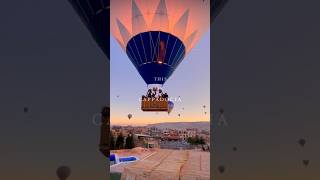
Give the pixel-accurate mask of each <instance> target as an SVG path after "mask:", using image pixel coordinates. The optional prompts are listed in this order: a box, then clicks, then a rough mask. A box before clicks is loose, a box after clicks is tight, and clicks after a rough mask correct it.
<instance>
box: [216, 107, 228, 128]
mask: <svg viewBox="0 0 320 180" xmlns="http://www.w3.org/2000/svg"><path fill="white" fill-rule="evenodd" d="M222 125H224V126H228V123H227V120H226V118H225V116H224V109H223V108H220V110H219V115H218V126H222Z"/></svg>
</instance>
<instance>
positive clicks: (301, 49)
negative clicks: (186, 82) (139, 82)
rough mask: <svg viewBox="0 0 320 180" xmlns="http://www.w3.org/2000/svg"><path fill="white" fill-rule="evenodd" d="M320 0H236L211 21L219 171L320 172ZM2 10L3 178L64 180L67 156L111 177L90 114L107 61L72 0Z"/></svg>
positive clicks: (241, 179)
mask: <svg viewBox="0 0 320 180" xmlns="http://www.w3.org/2000/svg"><path fill="white" fill-rule="evenodd" d="M319 3H320V2H319V1H316V0H306V1H300V0H282V1H278V0H268V1H263V0H242V1H235V0H234V1H232V0H230V1H229V3H228V4H227V5H226V7H225V9H224V10H223V11H222V14H220V16H218V17H217V19H216V21H215V22H214V25H213V26H212V27H211V30H212V31H213V32H212V33H211V39H212V43H213V45H212V46H211V48H212V50H211V54H212V55H213V60H212V61H213V63H211V68H210V70H211V78H210V84H211V91H212V93H211V102H212V103H214V107H213V106H211V109H212V112H214V113H216V107H224V109H225V113H226V114H225V116H226V119H227V121H228V124H229V127H227V128H216V127H214V129H213V130H214V133H213V137H214V138H213V140H214V141H215V147H216V149H215V150H214V153H212V154H213V158H212V159H213V160H214V166H218V165H221V164H223V165H225V166H226V172H225V173H224V174H223V175H220V174H218V173H217V171H216V169H215V167H214V166H213V167H212V168H214V169H213V170H214V173H213V177H214V178H215V180H234V179H237V180H252V179H259V180H270V179H272V180H301V179H304V180H318V179H319V166H320V156H319V152H320V144H319V143H320V142H319V136H320V133H319V127H320V124H319V108H318V107H319V102H320V96H319V92H320V84H319V83H318V82H319V77H320V71H319V67H320V61H319V58H320V55H319V48H320V47H319V42H320V36H319V32H320V24H319V23H318V20H319V16H320V12H319V8H318V7H319V6H320V4H319ZM0 9H1V11H0V21H1V28H0V39H1V41H0V83H1V85H0V107H1V108H0V121H1V125H0V142H1V143H0V156H1V160H0V169H1V173H0V179H8V180H20V179H35V180H38V179H46V180H56V179H57V178H56V176H55V170H56V168H57V167H58V166H60V165H69V166H70V167H71V168H72V175H71V177H70V178H69V180H88V179H90V180H100V179H107V175H106V169H107V166H106V165H105V158H104V157H103V156H102V155H101V154H100V153H99V152H98V148H97V147H98V140H99V127H97V126H95V125H94V124H93V123H92V116H94V115H95V114H96V113H98V112H100V109H101V107H102V106H104V105H105V104H106V102H108V101H109V99H108V94H109V93H110V91H109V88H108V86H107V84H108V83H107V82H108V78H109V77H108V75H109V73H110V72H108V71H107V70H108V68H109V66H108V65H109V63H108V60H106V58H105V56H104V54H103V53H102V51H101V50H100V49H99V47H98V46H97V45H96V43H95V42H94V40H93V39H92V37H91V36H90V34H89V32H88V31H87V29H86V27H85V26H84V25H83V23H82V22H81V20H80V19H79V17H78V15H77V14H76V13H75V12H74V10H73V9H72V7H71V5H70V4H69V3H68V1H67V0H62V1H49V0H47V1H45V0H33V1H32V3H30V1H23V0H21V1H1V2H0ZM192 60H193V59H192ZM190 62H191V60H190ZM181 65H182V64H181ZM181 67H182V66H181ZM181 67H179V68H178V69H177V70H179V69H181V71H182V69H183V68H181ZM172 80H173V79H172ZM25 106H28V107H29V114H28V115H25V114H24V113H23V107H25ZM213 110H214V111H213ZM212 122H213V123H215V121H212ZM301 137H304V138H305V139H306V140H307V144H306V146H305V147H304V148H300V147H299V146H298V144H297V142H296V141H297V140H298V139H299V138H301ZM233 146H237V147H238V151H237V152H233V151H232V147H233ZM303 159H310V165H309V167H308V168H305V167H303V165H302V162H301V161H302V160H303ZM17 171H18V172H17Z"/></svg>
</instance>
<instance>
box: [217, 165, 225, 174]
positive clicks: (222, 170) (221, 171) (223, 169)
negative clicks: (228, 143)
mask: <svg viewBox="0 0 320 180" xmlns="http://www.w3.org/2000/svg"><path fill="white" fill-rule="evenodd" d="M225 170H226V168H225V167H224V166H219V167H218V171H219V172H220V173H221V174H223V173H224V171H225Z"/></svg>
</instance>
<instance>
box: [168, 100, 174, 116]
mask: <svg viewBox="0 0 320 180" xmlns="http://www.w3.org/2000/svg"><path fill="white" fill-rule="evenodd" d="M173 107H174V103H173V102H172V101H168V114H170V113H171V111H172V109H173Z"/></svg>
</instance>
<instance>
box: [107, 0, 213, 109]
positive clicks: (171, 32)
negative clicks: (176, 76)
mask: <svg viewBox="0 0 320 180" xmlns="http://www.w3.org/2000/svg"><path fill="white" fill-rule="evenodd" d="M209 4H210V3H203V2H202V1H194V0H176V1H172V0H159V1H150V0H139V1H138V0H121V1H119V0H111V3H110V7H111V9H112V13H111V18H110V23H111V32H112V35H113V36H114V38H115V39H116V40H117V42H118V43H119V45H120V46H121V47H122V49H123V50H124V52H125V53H126V54H127V56H128V59H129V60H130V61H131V63H132V64H133V66H134V67H135V68H136V69H137V71H138V72H139V74H140V76H141V78H142V79H143V80H144V82H145V83H146V84H147V85H148V86H149V85H150V86H152V87H153V90H154V91H156V90H157V88H158V87H160V86H163V85H164V84H165V82H166V81H167V80H168V79H169V78H170V77H171V75H172V74H173V73H174V71H175V69H176V68H177V67H178V66H179V64H180V63H181V62H182V61H183V59H184V58H185V56H186V55H187V54H188V53H189V52H190V51H191V50H192V48H193V47H194V46H195V44H196V43H197V42H198V41H199V39H200V38H201V36H202V34H203V33H204V32H206V31H207V29H208V27H209V25H210V5H209ZM124 11H125V12H126V13H123V12H124ZM146 101H147V102H146ZM149 101H152V102H149ZM141 109H142V110H143V111H168V101H167V100H164V102H161V101H159V100H158V99H155V98H151V99H150V98H143V99H142V103H141Z"/></svg>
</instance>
